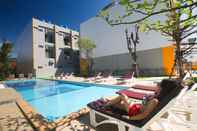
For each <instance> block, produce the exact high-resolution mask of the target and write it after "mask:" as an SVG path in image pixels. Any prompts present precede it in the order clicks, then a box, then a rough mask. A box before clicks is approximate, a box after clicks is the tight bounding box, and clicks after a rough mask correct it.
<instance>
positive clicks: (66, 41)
mask: <svg viewBox="0 0 197 131" xmlns="http://www.w3.org/2000/svg"><path fill="white" fill-rule="evenodd" d="M64 44H65V45H70V44H71V36H70V34H68V33H65V34H64Z"/></svg>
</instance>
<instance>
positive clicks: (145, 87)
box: [132, 84, 159, 92]
mask: <svg viewBox="0 0 197 131" xmlns="http://www.w3.org/2000/svg"><path fill="white" fill-rule="evenodd" d="M132 88H135V89H142V90H148V91H155V92H157V91H158V89H159V87H158V86H156V85H142V84H135V85H134V86H133V87H132Z"/></svg>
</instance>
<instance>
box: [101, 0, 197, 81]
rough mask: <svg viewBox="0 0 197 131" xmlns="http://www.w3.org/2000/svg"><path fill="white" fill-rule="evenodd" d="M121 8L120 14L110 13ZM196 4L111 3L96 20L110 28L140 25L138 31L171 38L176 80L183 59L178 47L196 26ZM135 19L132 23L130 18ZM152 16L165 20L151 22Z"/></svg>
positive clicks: (178, 0)
mask: <svg viewBox="0 0 197 131" xmlns="http://www.w3.org/2000/svg"><path fill="white" fill-rule="evenodd" d="M117 5H119V6H121V7H123V9H124V13H119V14H117V13H116V14H115V16H114V14H113V12H110V9H111V8H113V7H115V6H117ZM196 8H197V1H196V0H113V2H112V3H111V4H110V5H109V6H107V7H105V8H104V9H103V10H102V11H101V12H100V13H99V15H98V16H100V17H101V18H104V19H105V20H106V22H107V23H108V24H110V25H111V26H115V25H121V24H136V23H138V24H139V25H140V30H141V31H149V30H155V31H158V32H161V34H162V35H164V36H167V37H169V38H171V40H172V41H174V42H175V43H176V56H175V57H176V59H177V61H176V64H177V67H178V73H179V77H180V78H183V71H182V69H183V61H182V59H183V57H184V53H183V52H181V43H182V42H183V40H185V39H186V38H188V37H189V36H191V35H192V34H194V33H197V30H196V29H195V27H196V25H197V14H195V13H194V10H195V9H196ZM136 14H137V15H138V16H139V17H135V19H134V18H132V19H129V18H131V17H132V16H135V15H136ZM155 16H166V17H165V19H163V20H159V19H154V17H155Z"/></svg>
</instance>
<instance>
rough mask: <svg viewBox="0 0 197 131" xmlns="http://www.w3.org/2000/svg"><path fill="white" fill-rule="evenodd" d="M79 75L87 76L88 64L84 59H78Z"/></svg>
mask: <svg viewBox="0 0 197 131" xmlns="http://www.w3.org/2000/svg"><path fill="white" fill-rule="evenodd" d="M80 73H81V75H83V76H87V75H88V62H87V60H86V59H82V58H81V59H80Z"/></svg>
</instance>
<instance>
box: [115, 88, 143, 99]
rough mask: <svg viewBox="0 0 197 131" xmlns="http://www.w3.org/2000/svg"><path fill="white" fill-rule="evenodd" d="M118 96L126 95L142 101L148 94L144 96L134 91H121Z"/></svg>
mask: <svg viewBox="0 0 197 131" xmlns="http://www.w3.org/2000/svg"><path fill="white" fill-rule="evenodd" d="M116 93H117V94H124V95H126V96H128V97H130V98H135V99H140V100H142V99H143V97H144V96H145V95H146V94H143V93H139V92H134V91H130V90H126V89H124V90H119V91H118V92H116Z"/></svg>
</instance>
